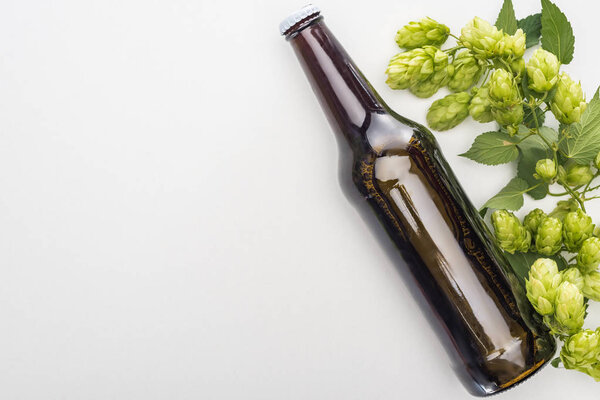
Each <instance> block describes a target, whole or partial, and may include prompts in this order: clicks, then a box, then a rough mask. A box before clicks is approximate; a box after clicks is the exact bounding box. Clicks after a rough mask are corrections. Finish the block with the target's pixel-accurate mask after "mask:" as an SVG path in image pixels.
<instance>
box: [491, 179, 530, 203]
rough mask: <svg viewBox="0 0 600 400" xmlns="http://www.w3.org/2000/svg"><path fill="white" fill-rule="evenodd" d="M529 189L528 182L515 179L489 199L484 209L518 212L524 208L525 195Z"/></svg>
mask: <svg viewBox="0 0 600 400" xmlns="http://www.w3.org/2000/svg"><path fill="white" fill-rule="evenodd" d="M528 188H529V185H528V184H527V181H525V180H523V179H521V178H513V179H512V180H511V181H510V182H508V185H506V186H504V188H502V190H500V191H499V192H498V194H496V195H495V196H494V197H492V198H491V199H489V200H488V201H487V202H486V203H485V204H484V205H483V208H485V207H488V208H496V209H506V210H518V209H519V208H521V207H523V194H524V193H525V192H526V191H527V189H528Z"/></svg>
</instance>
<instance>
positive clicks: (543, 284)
mask: <svg viewBox="0 0 600 400" xmlns="http://www.w3.org/2000/svg"><path fill="white" fill-rule="evenodd" d="M571 279H572V280H574V281H575V283H573V282H571ZM525 288H526V291H527V298H528V299H529V302H530V303H531V305H532V306H533V308H535V310H536V311H537V312H538V313H539V314H540V315H542V316H544V322H545V323H546V325H547V326H548V327H549V328H550V330H551V331H552V333H554V334H557V335H561V336H568V335H572V334H574V333H577V332H578V331H579V330H580V329H581V327H582V326H583V320H584V317H585V311H586V305H585V302H584V296H583V293H582V291H581V289H580V288H579V286H578V278H577V275H576V273H574V272H565V273H560V272H559V271H558V266H557V264H556V262H555V261H554V260H551V259H548V258H539V259H537V260H536V261H535V262H534V263H533V265H532V266H531V269H530V271H529V277H528V279H526V281H525Z"/></svg>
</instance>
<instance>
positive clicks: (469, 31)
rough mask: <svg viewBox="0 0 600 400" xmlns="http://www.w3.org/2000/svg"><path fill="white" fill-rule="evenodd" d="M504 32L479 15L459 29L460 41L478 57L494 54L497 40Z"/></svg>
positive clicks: (488, 56) (487, 56)
mask: <svg viewBox="0 0 600 400" xmlns="http://www.w3.org/2000/svg"><path fill="white" fill-rule="evenodd" d="M503 37H504V34H503V33H502V31H499V30H498V28H496V27H495V26H493V25H491V24H490V23H489V22H487V21H484V20H483V19H481V18H479V17H475V18H473V20H472V21H470V22H469V23H468V24H467V25H465V26H464V27H463V28H462V30H461V35H460V42H461V43H462V44H463V45H464V46H465V47H466V48H468V49H469V50H471V51H472V52H473V54H475V55H476V56H477V57H479V58H491V57H493V56H494V55H495V54H496V48H497V46H498V42H499V41H500V40H502V38H503Z"/></svg>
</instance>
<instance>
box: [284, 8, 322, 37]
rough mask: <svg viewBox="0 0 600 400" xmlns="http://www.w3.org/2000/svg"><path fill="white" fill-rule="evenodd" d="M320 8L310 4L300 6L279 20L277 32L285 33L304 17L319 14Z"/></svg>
mask: <svg viewBox="0 0 600 400" xmlns="http://www.w3.org/2000/svg"><path fill="white" fill-rule="evenodd" d="M320 12H321V10H319V7H317V6H313V5H312V4H308V5H306V6H304V7H302V8H301V9H300V10H298V11H296V12H295V13H293V14H291V15H290V16H289V17H287V18H286V19H284V20H283V21H281V23H280V24H279V33H281V34H282V35H283V34H285V33H286V32H287V31H288V30H289V29H290V28H291V27H292V26H294V25H296V24H297V23H298V22H300V21H302V20H303V19H305V18H308V17H310V16H313V15H315V14H319V13H320Z"/></svg>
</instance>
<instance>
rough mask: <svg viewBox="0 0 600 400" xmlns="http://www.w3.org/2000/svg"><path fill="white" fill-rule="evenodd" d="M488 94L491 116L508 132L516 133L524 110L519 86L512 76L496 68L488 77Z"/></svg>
mask: <svg viewBox="0 0 600 400" xmlns="http://www.w3.org/2000/svg"><path fill="white" fill-rule="evenodd" d="M489 96H490V99H491V100H492V102H491V103H492V109H491V111H492V116H493V117H494V119H495V120H496V122H498V123H499V124H500V125H502V126H505V127H507V130H508V133H509V134H511V135H513V134H515V133H517V130H518V125H519V124H520V123H521V122H522V121H523V116H524V111H523V104H522V101H521V96H520V94H519V88H518V86H517V84H516V82H515V79H514V77H513V76H512V75H511V74H510V73H509V72H508V71H505V70H503V69H497V70H495V71H494V72H493V73H492V76H491V78H490V89H489Z"/></svg>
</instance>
